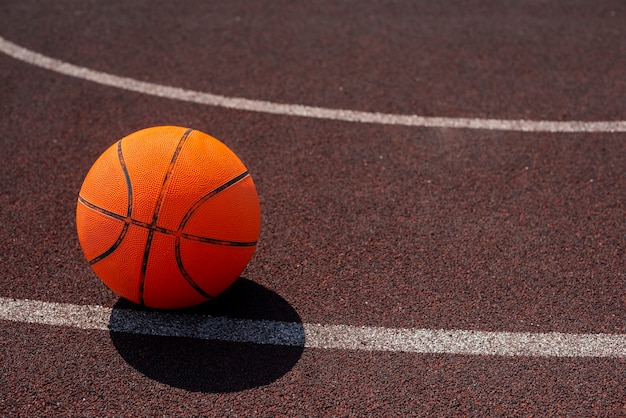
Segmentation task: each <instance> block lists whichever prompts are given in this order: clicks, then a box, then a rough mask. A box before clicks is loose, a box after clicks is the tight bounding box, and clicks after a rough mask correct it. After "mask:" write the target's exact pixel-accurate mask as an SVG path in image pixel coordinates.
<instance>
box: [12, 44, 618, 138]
mask: <svg viewBox="0 0 626 418" xmlns="http://www.w3.org/2000/svg"><path fill="white" fill-rule="evenodd" d="M0 52H3V53H5V54H6V55H9V56H11V57H13V58H15V59H17V60H20V61H24V62H26V63H29V64H32V65H35V66H37V67H41V68H45V69H48V70H51V71H55V72H57V73H60V74H64V75H67V76H70V77H75V78H80V79H83V80H89V81H93V82H94V83H98V84H101V85H105V86H110V87H116V88H119V89H123V90H128V91H133V92H137V93H143V94H147V95H151V96H157V97H163V98H168V99H174V100H182V101H185V102H190V103H198V104H203V105H210V106H218V107H225V108H229V109H237V110H246V111H251V112H262V113H271V114H277V115H288V116H300V117H308V118H317V119H329V120H338V121H345V122H360V123H374V124H383V125H402V126H415V127H428V128H454V129H460V128H464V129H484V130H499V131H522V132H555V133H557V132H563V133H565V132H626V121H591V122H589V121H545V120H538V121H532V120H524V119H520V120H508V119H480V118H448V117H427V116H418V115H396V114H389V113H376V112H361V111H356V110H346V109H329V108H323V107H314V106H305V105H300V104H284V103H274V102H267V101H263V100H251V99H244V98H241V97H226V96H220V95H217V94H211V93H204V92H199V91H193V90H186V89H182V88H178V87H171V86H164V85H161V84H155V83H149V82H145V81H139V80H135V79H132V78H128V77H120V76H116V75H113V74H108V73H104V72H100V71H95V70H90V69H88V68H85V67H79V66H77V65H73V64H70V63H67V62H64V61H60V60H57V59H55V58H51V57H48V56H45V55H42V54H40V53H38V52H35V51H31V50H29V49H26V48H24V47H21V46H19V45H17V44H14V43H12V42H10V41H8V40H6V39H4V38H2V37H0Z"/></svg>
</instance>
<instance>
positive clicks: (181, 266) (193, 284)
mask: <svg viewBox="0 0 626 418" xmlns="http://www.w3.org/2000/svg"><path fill="white" fill-rule="evenodd" d="M174 253H175V255H176V264H177V265H178V270H179V271H180V273H181V274H182V275H183V278H184V279H185V280H186V281H187V283H189V285H190V286H191V287H192V288H193V289H194V290H195V291H196V292H198V293H199V294H200V295H202V296H203V297H205V298H207V299H212V298H213V296H211V295H209V294H208V293H207V292H205V291H204V290H203V289H202V288H201V287H200V285H198V283H196V282H195V281H194V280H193V278H192V277H191V275H190V274H189V272H187V269H185V265H184V263H183V257H182V254H181V251H180V237H176V242H175V243H174Z"/></svg>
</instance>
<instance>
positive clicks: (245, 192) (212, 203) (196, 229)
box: [76, 126, 261, 309]
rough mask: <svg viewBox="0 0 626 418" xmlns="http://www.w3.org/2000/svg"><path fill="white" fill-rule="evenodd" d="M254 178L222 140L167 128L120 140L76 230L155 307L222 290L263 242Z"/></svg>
mask: <svg viewBox="0 0 626 418" xmlns="http://www.w3.org/2000/svg"><path fill="white" fill-rule="evenodd" d="M260 225H261V215H260V207H259V198H258V195H257V192H256V188H255V186H254V183H253V182H252V177H251V176H250V174H249V173H248V170H247V169H246V167H245V166H244V165H243V163H242V162H241V160H240V159H239V158H238V157H237V156H236V155H235V154H234V153H233V152H232V151H231V150H230V149H229V148H228V147H227V146H226V145H224V144H223V143H222V142H220V141H218V140H217V139H215V138H213V137H211V136H209V135H207V134H204V133H202V132H199V131H194V130H192V129H187V128H181V127H175V126H161V127H154V128H148V129H144V130H141V131H138V132H135V133H133V134H131V135H128V136H127V137H125V138H122V139H120V140H119V141H117V143H115V144H113V145H112V146H111V147H110V148H109V149H107V150H106V151H105V152H104V153H103V154H102V155H101V156H100V157H99V158H98V160H97V161H96V162H95V163H94V165H93V166H92V167H91V169H90V170H89V172H88V173H87V176H86V177H85V180H84V182H83V185H82V187H81V189H80V194H79V196H78V203H77V207H76V228H77V230H78V239H79V241H80V245H81V247H82V249H83V253H84V254H85V257H86V258H87V260H88V261H89V264H90V265H91V267H92V268H93V270H94V271H95V273H96V274H97V275H98V277H100V279H101V280H102V281H103V282H104V283H105V284H106V285H107V286H108V287H109V288H110V289H111V290H112V291H113V292H115V293H116V294H118V295H119V296H122V297H124V298H126V299H128V300H131V301H133V302H135V303H138V304H141V305H145V306H149V307H153V308H166V309H174V308H183V307H188V306H193V305H197V304H199V303H202V302H204V301H206V300H208V299H210V298H212V297H215V296H217V295H218V294H220V293H221V292H222V291H224V290H225V289H226V288H228V287H229V286H230V285H231V284H232V283H233V282H234V281H235V280H236V279H237V278H238V277H239V275H240V274H241V273H242V271H243V270H244V269H245V267H246V266H247V264H248V262H249V261H250V258H251V257H252V255H253V254H254V251H255V250H256V246H257V240H258V239H259V232H260Z"/></svg>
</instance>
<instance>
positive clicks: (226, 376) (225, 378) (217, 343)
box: [109, 278, 304, 393]
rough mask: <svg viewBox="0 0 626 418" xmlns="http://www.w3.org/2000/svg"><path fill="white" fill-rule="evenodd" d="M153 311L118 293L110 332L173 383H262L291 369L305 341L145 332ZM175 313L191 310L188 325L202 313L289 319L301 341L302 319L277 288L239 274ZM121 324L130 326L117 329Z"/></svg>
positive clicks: (232, 387) (210, 386) (140, 366)
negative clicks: (289, 342)
mask: <svg viewBox="0 0 626 418" xmlns="http://www.w3.org/2000/svg"><path fill="white" fill-rule="evenodd" d="M129 312H130V314H129ZM155 312H156V313H157V315H160V314H159V313H158V312H159V311H155V310H150V309H146V308H141V307H139V306H137V305H135V304H133V303H131V302H128V301H126V300H125V299H120V300H119V301H118V302H117V304H116V305H115V306H114V308H113V311H112V313H111V318H110V319H109V334H110V336H111V340H112V342H113V345H114V346H115V348H116V349H117V351H118V352H119V354H120V355H121V356H122V358H123V359H124V360H125V361H126V362H127V363H128V364H129V365H131V366H132V367H133V368H135V369H136V370H138V371H139V372H141V373H143V374H144V375H146V376H147V377H149V378H151V379H154V380H157V381H159V382H162V383H165V384H167V385H170V386H173V387H177V388H181V389H185V390H189V391H193V392H213V393H223V392H237V391H241V390H245V389H251V388H255V387H259V386H265V385H267V384H270V383H272V382H274V381H275V380H277V379H279V378H280V377H282V376H283V375H285V374H286V373H287V372H289V370H291V369H292V368H293V366H294V365H295V364H296V363H297V362H298V360H299V359H300V356H301V355H302V351H303V350H304V344H302V345H300V344H298V345H297V346H290V345H274V344H258V343H249V342H232V341H223V340H208V339H198V338H189V337H173V336H159V335H147V334H151V333H154V332H153V330H151V329H145V328H146V327H148V328H149V327H154V326H155V325H150V324H146V321H145V315H142V313H144V314H145V313H151V314H152V315H154V314H155ZM168 314H172V312H169V311H168V312H164V313H163V316H167V315H168ZM175 314H176V315H177V317H178V318H179V320H180V317H182V318H186V317H185V316H184V315H189V318H190V319H192V320H190V321H189V324H191V327H194V326H195V325H194V324H197V323H199V322H198V319H200V320H201V318H202V316H205V317H206V316H212V317H226V318H233V319H249V320H257V321H258V320H270V321H284V322H289V323H293V324H295V325H296V326H295V328H294V327H290V329H292V330H293V329H295V330H296V333H298V334H300V333H301V335H298V336H296V339H297V341H302V342H303V341H304V329H303V327H302V321H301V319H300V317H299V316H298V314H297V313H296V311H295V310H294V309H293V308H292V307H291V305H289V304H288V303H287V301H285V300H284V299H283V298H281V297H280V296H279V295H277V294H276V293H275V292H272V291H270V290H269V289H267V288H265V287H263V286H261V285H259V284H256V283H254V282H252V281H250V280H247V279H244V278H239V279H238V280H237V281H236V282H235V283H234V284H233V285H232V286H231V287H230V288H229V289H227V290H226V291H225V292H224V293H222V294H221V295H220V296H218V297H217V298H215V299H213V300H211V301H209V302H207V303H204V304H202V305H199V306H196V307H193V308H189V309H184V310H177V311H176V312H175ZM183 320H184V319H183ZM129 322H130V323H129ZM133 322H134V323H133ZM185 325H186V328H188V325H187V324H185ZM156 326H158V325H156ZM120 329H123V330H133V331H130V332H123V331H122V332H121V331H119V330H120ZM192 331H193V330H192ZM276 332H279V331H276ZM270 337H271V336H270Z"/></svg>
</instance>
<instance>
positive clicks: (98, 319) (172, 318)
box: [0, 298, 626, 358]
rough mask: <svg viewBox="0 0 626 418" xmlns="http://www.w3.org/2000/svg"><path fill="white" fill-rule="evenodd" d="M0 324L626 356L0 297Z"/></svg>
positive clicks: (592, 343) (476, 338) (565, 345)
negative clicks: (11, 323) (4, 322)
mask: <svg viewBox="0 0 626 418" xmlns="http://www.w3.org/2000/svg"><path fill="white" fill-rule="evenodd" d="M0 320H5V321H14V322H22V323H29V324H44V325H53V326H67V327H75V328H81V329H96V330H112V331H117V332H126V333H134V334H145V335H160V336H168V337H188V338H197V339H207V340H219V341H237V342H249V343H255V344H274V345H284V346H294V347H308V348H321V349H338V350H368V351H399V352H408V353H431V354H434V353H443V354H462V355H482V356H528V357H621V358H624V357H626V335H623V334H565V333H559V332H550V333H526V332H486V331H464V330H431V329H406V328H382V327H365V326H361V327H359V326H352V325H321V324H300V323H295V322H280V321H267V320H249V319H234V318H226V317H212V316H205V315H190V314H179V313H174V312H160V311H137V310H132V309H111V308H106V307H103V306H95V305H73V304H67V303H52V302H43V301H35V300H28V299H22V300H15V299H10V298H0Z"/></svg>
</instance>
